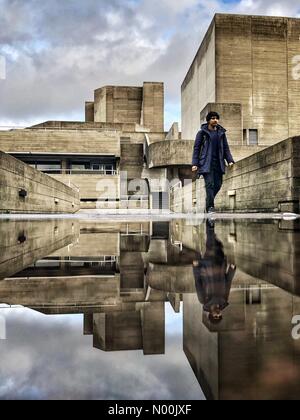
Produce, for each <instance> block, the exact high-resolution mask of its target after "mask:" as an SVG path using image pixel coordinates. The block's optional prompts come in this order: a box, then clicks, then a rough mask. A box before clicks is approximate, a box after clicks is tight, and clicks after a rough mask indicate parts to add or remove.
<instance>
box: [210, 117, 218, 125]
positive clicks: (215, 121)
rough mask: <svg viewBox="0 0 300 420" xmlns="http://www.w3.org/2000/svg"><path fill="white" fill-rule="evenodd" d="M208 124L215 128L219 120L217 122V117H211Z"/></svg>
mask: <svg viewBox="0 0 300 420" xmlns="http://www.w3.org/2000/svg"><path fill="white" fill-rule="evenodd" d="M209 124H210V125H211V126H212V127H216V126H217V125H218V124H219V120H218V118H217V117H212V118H211V119H210V121H209Z"/></svg>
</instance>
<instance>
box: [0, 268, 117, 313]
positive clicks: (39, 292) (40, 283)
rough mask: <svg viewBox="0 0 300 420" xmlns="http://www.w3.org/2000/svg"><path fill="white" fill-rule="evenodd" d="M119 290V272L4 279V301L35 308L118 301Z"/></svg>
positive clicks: (1, 291) (1, 284) (0, 289)
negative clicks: (95, 274) (112, 274)
mask: <svg viewBox="0 0 300 420" xmlns="http://www.w3.org/2000/svg"><path fill="white" fill-rule="evenodd" d="M28 292H30V293H28ZM119 293H120V277H119V276H118V275H117V274H116V275H115V276H84V277H75V276H74V277H51V278H38V277H36V278H15V279H7V280H3V281H1V282H0V297H1V302H3V303H7V304H9V305H22V306H29V307H31V308H34V307H35V306H38V307H39V306H55V305H64V306H65V305H88V304H89V305H114V304H115V303H116V302H117V301H118V299H119Z"/></svg>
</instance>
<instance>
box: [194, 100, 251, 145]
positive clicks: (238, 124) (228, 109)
mask: <svg viewBox="0 0 300 420" xmlns="http://www.w3.org/2000/svg"><path fill="white" fill-rule="evenodd" d="M211 111H214V112H218V114H220V117H221V120H220V124H221V125H222V126H223V127H225V128H226V130H227V133H226V135H227V137H228V141H229V143H230V145H231V146H242V145H243V113H242V106H241V104H221V103H216V104H212V103H209V104H207V106H206V107H205V108H204V109H203V111H202V112H201V114H200V119H201V123H202V122H203V123H206V116H207V114H208V113H209V112H211ZM245 145H246V144H245Z"/></svg>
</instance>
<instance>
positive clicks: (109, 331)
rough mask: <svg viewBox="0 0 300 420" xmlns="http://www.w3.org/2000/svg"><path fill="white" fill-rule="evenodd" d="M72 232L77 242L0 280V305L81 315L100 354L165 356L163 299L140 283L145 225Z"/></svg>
mask: <svg viewBox="0 0 300 420" xmlns="http://www.w3.org/2000/svg"><path fill="white" fill-rule="evenodd" d="M77 224H78V222H77ZM41 227H42V226H41ZM77 228H78V229H79V231H80V236H79V238H78V240H74V241H73V243H72V244H70V245H68V246H66V247H63V248H61V249H58V250H57V251H55V252H52V254H51V253H50V254H49V255H48V252H45V254H44V255H41V253H38V254H37V258H36V259H33V260H31V261H29V263H28V264H24V266H23V270H20V271H19V272H18V273H17V274H15V272H13V273H12V275H11V276H10V277H9V278H5V279H4V280H2V281H1V282H0V301H1V302H4V303H7V304H10V305H23V306H26V307H29V308H32V309H34V310H36V311H39V312H41V313H44V314H48V315H52V314H73V313H83V314H84V332H85V334H87V333H91V334H92V335H93V336H94V346H95V347H96V348H99V349H101V350H105V351H115V350H138V349H143V351H144V354H161V353H164V345H165V316H164V303H165V300H166V298H165V294H164V293H160V292H157V291H150V290H148V288H147V285H146V283H145V278H146V276H145V263H144V257H143V256H144V254H147V253H148V252H149V251H150V254H151V249H150V250H149V245H150V225H149V223H141V224H130V225H128V224H124V223H120V224H117V225H116V224H111V225H107V224H105V225H101V224H96V225H95V224H94V223H84V222H81V223H80V224H78V226H77ZM12 229H13V226H12ZM35 229H36V232H37V230H38V229H39V226H36V227H35ZM42 234H43V229H41V231H40V232H39V234H38V235H42ZM66 243H68V244H69V242H66ZM64 244H65V243H62V245H64ZM57 248H58V247H57ZM54 249H56V248H51V249H49V251H53V250H54ZM18 250H19V252H20V253H21V249H20V248H18ZM7 252H9V250H8V251H7ZM45 255H47V257H45ZM42 257H44V258H42ZM33 261H34V262H33ZM3 274H4V271H3ZM9 274H11V273H9ZM3 277H7V275H3Z"/></svg>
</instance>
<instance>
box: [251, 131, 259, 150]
mask: <svg viewBox="0 0 300 420" xmlns="http://www.w3.org/2000/svg"><path fill="white" fill-rule="evenodd" d="M257 145H258V130H252V129H250V130H249V146H257Z"/></svg>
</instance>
